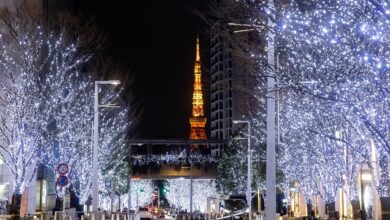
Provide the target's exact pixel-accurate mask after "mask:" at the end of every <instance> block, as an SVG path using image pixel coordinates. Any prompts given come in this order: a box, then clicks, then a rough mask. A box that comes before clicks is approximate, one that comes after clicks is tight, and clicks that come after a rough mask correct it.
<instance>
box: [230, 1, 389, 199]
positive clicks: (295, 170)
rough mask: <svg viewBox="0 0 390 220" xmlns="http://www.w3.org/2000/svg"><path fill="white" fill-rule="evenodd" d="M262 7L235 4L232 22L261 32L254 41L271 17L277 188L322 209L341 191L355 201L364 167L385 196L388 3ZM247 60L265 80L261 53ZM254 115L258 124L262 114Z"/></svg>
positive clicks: (253, 52) (260, 4)
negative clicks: (237, 19) (299, 192)
mask: <svg viewBox="0 0 390 220" xmlns="http://www.w3.org/2000/svg"><path fill="white" fill-rule="evenodd" d="M223 2H229V0H225V1H223ZM267 2H268V1H261V2H253V1H241V3H243V4H244V5H245V7H240V8H239V10H240V11H239V12H238V13H236V14H239V15H241V18H243V20H245V21H247V23H248V24H252V25H253V26H252V27H253V30H259V29H257V28H256V27H259V26H265V28H264V29H263V30H259V31H260V35H262V34H264V33H266V32H267V31H268V28H269V27H267V19H268V18H267V15H270V14H274V15H275V16H276V20H274V22H275V25H276V27H275V34H276V41H275V42H273V43H274V45H275V48H276V51H275V57H276V60H275V63H277V66H276V68H275V74H276V79H277V82H278V85H277V87H278V88H277V95H278V96H279V98H278V100H277V101H278V103H279V106H278V108H279V109H280V110H278V112H279V116H280V123H279V128H280V133H279V134H280V137H281V138H280V140H281V143H280V144H279V146H278V148H279V151H278V156H277V157H278V158H280V159H278V160H277V161H278V167H279V168H280V169H281V170H283V171H284V174H285V177H286V178H285V183H284V184H283V186H284V188H285V189H288V188H289V187H288V186H289V185H290V184H291V183H292V182H299V183H300V186H301V187H302V188H303V189H304V192H305V193H306V195H307V198H310V195H313V194H320V195H321V196H322V197H323V198H324V199H325V200H327V201H332V200H334V199H335V194H336V191H337V189H339V188H344V190H345V189H346V188H348V192H347V194H348V196H349V197H350V199H356V197H357V193H358V192H357V179H358V174H359V171H360V170H361V168H362V166H363V164H368V166H369V168H370V169H371V173H372V174H373V176H374V183H375V185H376V188H377V190H378V191H379V193H380V195H382V196H389V186H390V182H389V170H388V167H389V155H390V154H389V153H390V151H389V149H390V148H389V136H390V135H389V125H388V124H389V123H388V122H389V106H390V105H389V78H390V77H389V75H390V74H389V69H390V68H389V67H390V63H389V57H390V56H389V33H388V32H389V30H390V29H389V24H390V19H389V14H390V8H389V5H388V3H387V2H386V1H381V0H379V1H377V0H364V1H355V0H350V1H315V0H296V1H288V2H286V1H278V0H276V1H275V3H276V10H273V9H272V10H271V9H270V8H269V7H268V5H267ZM236 9H237V7H236ZM263 36H264V40H265V41H267V40H268V39H267V38H266V36H265V35H263ZM247 49H248V50H249V49H250V48H247ZM249 53H250V54H251V56H252V57H255V58H257V60H258V63H259V65H260V66H261V71H259V73H258V77H259V78H261V77H264V79H265V76H267V74H268V70H269V66H267V48H264V51H263V50H259V51H256V50H250V52H249ZM259 88H264V81H263V82H262V81H261V80H260V81H259ZM263 91H264V90H263ZM257 97H258V99H259V101H261V100H262V99H264V97H265V94H264V93H263V94H257ZM257 115H258V116H259V118H258V119H257V120H258V121H259V122H260V123H261V122H262V121H261V119H262V116H264V106H258V114H257ZM371 158H378V159H379V161H378V163H373V162H372V161H371ZM346 186H348V187H346Z"/></svg>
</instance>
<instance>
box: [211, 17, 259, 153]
mask: <svg viewBox="0 0 390 220" xmlns="http://www.w3.org/2000/svg"><path fill="white" fill-rule="evenodd" d="M235 28H236V27H232V26H230V25H228V21H227V20H225V19H220V20H218V21H217V22H215V23H214V24H213V26H212V28H211V54H210V58H211V61H210V66H211V68H210V70H211V71H210V72H211V94H210V96H211V97H210V100H211V108H210V109H211V111H210V113H211V117H210V119H211V120H210V123H211V138H212V139H229V138H230V137H231V136H232V135H233V133H234V130H235V128H234V127H233V120H242V119H249V118H250V117H249V116H250V115H251V114H252V113H251V112H252V111H253V110H254V108H255V106H254V103H255V102H256V97H254V95H255V91H256V84H257V80H258V78H256V75H257V74H258V73H259V72H258V69H259V65H258V63H256V61H255V60H254V59H253V58H252V57H251V56H250V51H249V50H248V49H243V48H250V49H253V50H257V47H258V45H259V44H258V43H259V39H258V37H257V33H256V32H253V31H241V32H235V31H234V29H235ZM221 147H222V146H214V147H213V152H214V153H217V154H219V153H220V151H221Z"/></svg>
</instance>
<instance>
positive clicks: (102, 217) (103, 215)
mask: <svg viewBox="0 0 390 220" xmlns="http://www.w3.org/2000/svg"><path fill="white" fill-rule="evenodd" d="M100 216H101V220H106V214H105V213H104V212H102V214H101V215H100ZM69 220H70V219H69Z"/></svg>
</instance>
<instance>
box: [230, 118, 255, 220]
mask: <svg viewBox="0 0 390 220" xmlns="http://www.w3.org/2000/svg"><path fill="white" fill-rule="evenodd" d="M233 123H234V124H239V123H243V124H248V132H247V136H248V182H247V189H246V201H247V202H248V205H249V220H252V195H251V192H252V162H251V123H250V121H240V120H233Z"/></svg>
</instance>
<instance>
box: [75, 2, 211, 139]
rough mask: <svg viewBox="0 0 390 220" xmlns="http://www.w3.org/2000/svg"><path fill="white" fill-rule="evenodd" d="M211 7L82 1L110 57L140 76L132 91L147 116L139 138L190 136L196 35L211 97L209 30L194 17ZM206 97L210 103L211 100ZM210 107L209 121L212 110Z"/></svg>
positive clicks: (140, 126) (195, 3)
mask: <svg viewBox="0 0 390 220" xmlns="http://www.w3.org/2000/svg"><path fill="white" fill-rule="evenodd" d="M208 2H209V0H167V1H161V0H155V1H145V0H131V1H130V0H121V1H118V0H117V1H109V2H108V1H102V0H99V1H97V0H82V1H80V2H79V4H80V5H79V6H78V7H80V10H81V11H82V13H83V14H84V15H87V16H91V15H92V16H94V17H95V18H96V19H97V21H98V23H99V26H100V27H101V28H102V29H103V30H104V32H105V33H106V35H107V45H108V50H107V54H108V55H110V56H113V57H114V58H115V59H116V60H118V62H121V63H123V64H124V65H125V66H126V68H128V69H129V70H131V72H132V74H134V76H135V81H134V83H133V86H132V88H133V89H132V90H133V93H134V96H135V98H136V100H137V103H138V106H139V109H141V110H142V111H143V114H142V115H141V118H140V121H139V127H138V129H137V133H136V134H135V135H136V137H138V138H187V137H188V134H189V123H188V117H189V116H190V114H191V99H192V90H193V85H192V83H193V65H194V64H193V63H194V59H195V42H196V41H195V39H196V35H197V33H200V38H201V56H202V68H203V70H204V71H203V75H204V76H203V78H204V79H206V82H205V84H206V85H204V86H205V90H206V91H205V92H208V85H207V81H208V80H207V78H209V77H208V76H207V74H208V71H207V70H208V69H209V67H208V63H209V62H208V53H209V49H208V46H209V40H208V38H207V34H208V30H209V27H208V26H207V25H205V24H204V22H202V20H201V19H200V18H199V16H198V15H197V14H196V13H195V12H194V10H198V11H200V12H206V11H207V10H208V9H209V6H208ZM126 32H127V33H126ZM204 96H205V98H206V99H207V98H208V96H209V95H208V94H205V95H204ZM206 103H208V102H207V100H206ZM205 107H206V112H205V114H206V116H208V115H209V113H208V106H205Z"/></svg>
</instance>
